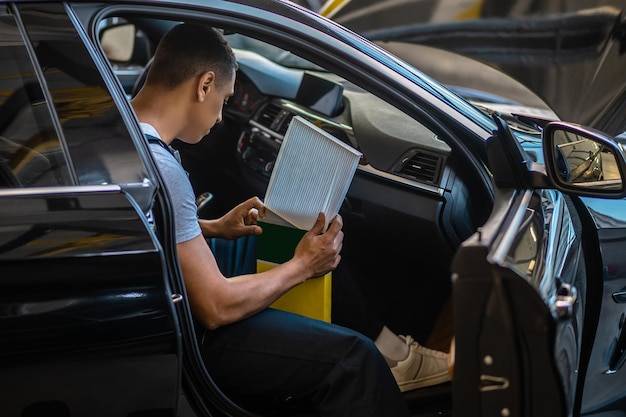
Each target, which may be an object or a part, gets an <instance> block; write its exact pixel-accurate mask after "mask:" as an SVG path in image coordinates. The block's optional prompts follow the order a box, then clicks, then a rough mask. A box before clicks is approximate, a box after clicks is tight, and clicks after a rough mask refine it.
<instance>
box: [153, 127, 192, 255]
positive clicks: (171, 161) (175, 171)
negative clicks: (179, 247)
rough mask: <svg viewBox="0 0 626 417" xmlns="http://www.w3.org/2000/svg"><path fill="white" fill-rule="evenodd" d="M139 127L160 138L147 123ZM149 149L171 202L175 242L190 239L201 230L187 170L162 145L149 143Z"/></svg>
mask: <svg viewBox="0 0 626 417" xmlns="http://www.w3.org/2000/svg"><path fill="white" fill-rule="evenodd" d="M141 129H142V131H143V133H144V134H147V135H151V136H155V137H157V138H160V136H159V134H158V132H157V131H156V129H155V128H154V127H153V126H151V125H149V124H147V123H141ZM150 150H151V152H152V156H153V157H154V160H155V162H156V164H157V167H158V168H159V171H160V173H161V177H162V178H163V181H164V182H165V188H166V189H167V192H168V194H169V195H170V201H171V202H172V203H173V204H172V206H173V209H174V224H175V227H176V243H182V242H186V241H188V240H191V239H193V238H194V237H196V236H198V235H199V234H201V233H202V231H201V230H200V225H199V224H198V209H197V207H196V198H195V195H194V192H193V188H192V187H191V183H190V182H189V178H188V176H187V172H186V171H185V169H184V168H183V166H182V164H181V163H180V161H179V160H178V159H177V158H176V157H175V156H174V155H172V153H171V152H169V151H168V150H167V149H165V148H164V147H163V146H161V145H159V144H157V143H150Z"/></svg>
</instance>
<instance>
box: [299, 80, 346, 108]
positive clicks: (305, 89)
mask: <svg viewBox="0 0 626 417" xmlns="http://www.w3.org/2000/svg"><path fill="white" fill-rule="evenodd" d="M342 98H343V85H341V84H338V83H335V82H332V81H329V80H326V79H324V78H320V77H316V76H315V75H313V74H310V73H308V72H305V73H304V75H303V77H302V82H301V83H300V88H299V89H298V93H297V94H296V102H297V103H298V104H301V105H303V106H306V107H308V108H310V109H311V110H315V111H316V112H318V113H321V114H323V115H325V116H331V117H332V116H335V115H337V113H339V111H341V109H342V107H343V100H342Z"/></svg>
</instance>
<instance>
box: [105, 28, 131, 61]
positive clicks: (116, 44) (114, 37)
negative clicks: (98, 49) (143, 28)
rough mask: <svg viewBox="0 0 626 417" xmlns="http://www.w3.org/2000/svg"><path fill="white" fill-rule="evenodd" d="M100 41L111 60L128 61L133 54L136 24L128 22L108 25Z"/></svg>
mask: <svg viewBox="0 0 626 417" xmlns="http://www.w3.org/2000/svg"><path fill="white" fill-rule="evenodd" d="M100 43H101V44H102V48H103V49H104V53H105V54H106V56H107V58H109V60H111V61H115V62H127V61H129V60H130V58H131V57H132V56H133V50H134V47H135V26H134V25H132V24H129V23H126V24H122V25H117V26H111V27H108V28H106V29H105V30H104V32H103V33H102V37H101V39H100Z"/></svg>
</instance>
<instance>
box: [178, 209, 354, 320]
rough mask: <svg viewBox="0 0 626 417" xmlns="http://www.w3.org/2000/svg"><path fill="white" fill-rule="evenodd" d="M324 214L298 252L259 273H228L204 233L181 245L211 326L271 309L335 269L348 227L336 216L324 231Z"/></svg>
mask: <svg viewBox="0 0 626 417" xmlns="http://www.w3.org/2000/svg"><path fill="white" fill-rule="evenodd" d="M324 225H325V219H324V215H323V214H320V216H319V217H318V219H317V222H316V223H315V225H314V226H313V227H312V228H311V230H310V231H309V232H307V233H306V234H305V235H304V236H303V238H302V240H301V241H300V243H298V246H297V247H296V250H295V253H294V256H293V258H292V259H290V260H289V261H287V262H285V263H284V264H282V265H278V266H277V267H275V268H272V269H271V270H269V271H266V272H263V273H259V274H249V275H240V276H236V277H232V278H226V277H224V276H223V275H222V273H221V272H220V270H219V268H218V266H217V262H216V261H215V258H214V256H213V253H212V252H211V249H210V248H209V246H208V244H207V243H206V241H205V240H204V238H203V237H202V236H201V235H198V236H196V237H195V238H193V239H191V240H188V241H186V242H183V243H179V244H178V245H177V249H178V258H179V261H180V265H181V268H182V272H183V277H184V280H185V286H186V288H187V294H188V296H189V302H190V304H191V309H192V311H193V313H194V315H195V316H196V318H197V319H199V320H200V321H201V322H202V323H203V324H204V325H205V326H206V327H207V328H210V329H214V328H217V327H219V326H223V325H225V324H228V323H233V322H236V321H239V320H241V319H243V318H246V317H249V316H251V315H253V314H255V313H258V312H259V311H261V310H263V309H265V308H267V307H268V306H269V305H270V304H271V303H272V302H274V301H276V299H278V298H279V297H280V296H281V295H283V294H284V293H285V292H287V291H288V290H289V289H291V288H292V287H294V286H296V285H298V284H300V283H301V282H304V281H305V280H307V279H309V278H313V277H319V276H322V275H324V274H326V273H328V272H329V271H332V270H334V269H335V268H336V267H337V265H338V264H339V261H340V259H341V256H340V255H339V253H340V252H341V248H342V242H343V232H342V231H341V227H342V226H343V223H342V220H341V217H340V216H337V217H336V218H335V219H334V221H333V223H332V224H331V226H330V227H329V229H328V230H327V231H326V232H325V233H323V234H322V230H323V228H324Z"/></svg>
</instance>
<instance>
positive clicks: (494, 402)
mask: <svg viewBox="0 0 626 417" xmlns="http://www.w3.org/2000/svg"><path fill="white" fill-rule="evenodd" d="M497 121H498V123H499V131H498V133H497V134H494V136H493V137H492V138H491V139H490V140H489V141H488V143H487V149H488V155H489V161H490V165H491V168H492V170H493V174H494V180H495V183H496V186H497V189H496V196H495V205H494V210H493V212H492V214H491V216H490V218H489V220H488V221H487V223H486V224H485V225H484V226H483V227H482V228H480V229H479V230H478V231H477V232H476V233H475V234H474V235H473V236H472V237H471V238H470V239H468V240H467V241H465V242H464V243H463V245H462V246H461V248H460V249H459V251H458V253H457V254H456V257H455V260H454V262H453V265H452V271H453V280H454V284H453V287H454V289H453V300H454V301H453V302H454V328H455V330H454V333H455V340H456V342H455V343H456V348H455V351H456V362H455V371H454V384H453V398H454V406H453V409H454V410H455V414H456V415H485V416H486V415H501V416H541V415H550V416H569V415H575V414H577V409H578V407H579V400H580V396H579V395H578V391H577V390H578V389H579V387H580V384H579V380H578V379H579V374H578V371H579V369H581V368H582V367H583V366H584V360H585V356H584V355H585V353H584V352H583V349H582V343H583V338H584V334H583V330H584V329H585V328H584V326H583V324H584V318H585V307H586V305H585V303H586V294H587V277H586V264H585V258H584V254H583V250H582V228H581V221H580V219H579V216H578V214H577V211H576V204H575V202H574V200H573V199H572V198H569V197H567V196H566V195H564V194H563V193H561V192H559V191H556V190H553V189H548V188H553V187H551V186H550V187H548V186H547V184H536V185H535V186H531V184H532V181H531V180H529V178H528V174H529V169H528V166H529V163H528V161H529V159H528V155H526V154H525V153H524V151H523V150H521V147H520V146H519V145H518V142H517V141H516V140H515V139H514V138H513V136H512V134H511V131H510V130H508V128H506V126H505V124H504V122H502V120H501V119H497ZM533 188H536V189H533Z"/></svg>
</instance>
